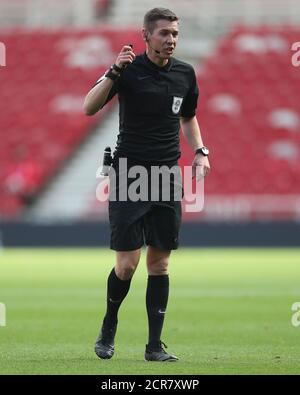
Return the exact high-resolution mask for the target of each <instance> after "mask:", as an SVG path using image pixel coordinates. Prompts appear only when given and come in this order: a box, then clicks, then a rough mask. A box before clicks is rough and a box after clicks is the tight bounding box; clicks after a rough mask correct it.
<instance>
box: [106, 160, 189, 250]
mask: <svg viewBox="0 0 300 395" xmlns="http://www.w3.org/2000/svg"><path fill="white" fill-rule="evenodd" d="M134 164H136V163H133V162H132V161H130V162H129V165H128V168H130V167H131V166H133V165H134ZM170 166H171V165H170ZM113 167H114V169H115V171H116V174H117V177H116V179H117V185H118V181H119V178H120V173H119V172H118V166H117V165H116V164H114V166H113ZM148 171H149V169H148ZM122 178H124V174H122ZM149 180H150V176H149ZM133 181H134V179H129V178H127V183H128V187H129V186H130V185H131V183H132V182H133ZM171 184H172V182H171ZM116 188H117V189H118V187H116ZM150 189H151V188H150V183H149V192H150ZM160 189H161V186H160ZM171 190H172V187H171ZM149 195H150V193H149ZM109 222H110V228H111V239H110V248H111V249H113V250H116V251H133V250H137V249H139V248H141V247H142V246H143V245H144V244H146V245H150V246H153V247H157V248H161V249H164V250H175V249H177V248H178V236H179V229H180V225H181V201H180V200H178V198H176V199H174V195H172V194H171V198H170V199H169V200H165V199H162V198H161V196H160V198H159V199H158V200H155V201H153V200H151V199H148V200H147V201H143V200H137V201H132V200H130V199H127V200H120V199H119V197H117V198H114V199H110V200H109Z"/></svg>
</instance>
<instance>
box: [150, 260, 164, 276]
mask: <svg viewBox="0 0 300 395" xmlns="http://www.w3.org/2000/svg"><path fill="white" fill-rule="evenodd" d="M168 265H169V261H168V259H167V258H162V259H156V260H151V261H149V262H148V263H147V269H148V274H149V275H150V276H163V275H167V274H168Z"/></svg>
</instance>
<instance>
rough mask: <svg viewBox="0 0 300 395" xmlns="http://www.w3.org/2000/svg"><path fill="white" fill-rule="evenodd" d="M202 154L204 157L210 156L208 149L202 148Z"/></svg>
mask: <svg viewBox="0 0 300 395" xmlns="http://www.w3.org/2000/svg"><path fill="white" fill-rule="evenodd" d="M202 152H203V154H204V155H208V154H209V149H208V148H206V147H202Z"/></svg>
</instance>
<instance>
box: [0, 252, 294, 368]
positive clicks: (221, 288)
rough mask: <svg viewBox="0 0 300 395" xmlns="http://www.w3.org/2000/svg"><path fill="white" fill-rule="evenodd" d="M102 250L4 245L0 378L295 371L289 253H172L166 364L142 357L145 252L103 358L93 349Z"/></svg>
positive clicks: (101, 297) (101, 294) (103, 272)
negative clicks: (111, 349)
mask: <svg viewBox="0 0 300 395" xmlns="http://www.w3.org/2000/svg"><path fill="white" fill-rule="evenodd" d="M113 264H114V252H112V251H110V250H109V249H18V250H17V249H16V250H12V249H5V250H4V251H3V250H2V251H1V255H0V302H2V303H4V304H5V305H6V326H5V327H3V326H2V327H0V373H1V374H97V375H101V374H132V375H136V374H166V375H168V374H299V372H300V341H299V339H300V326H293V325H292V322H291V319H292V314H293V312H292V310H291V306H292V304H293V303H294V302H300V250H299V249H180V250H178V251H174V252H173V254H172V257H171V263H170V284H171V288H170V299H169V305H168V312H167V315H166V321H165V327H164V332H163V336H162V340H164V341H165V342H166V343H167V344H168V346H169V348H168V351H170V352H171V353H174V354H176V355H178V357H179V358H180V361H179V362H177V363H173V364H170V363H169V364H168V363H165V364H162V363H155V362H154V363H153V362H152V363H151V362H145V361H144V359H143V356H144V347H145V343H146V341H147V316H146V309H145V287H146V281H147V274H146V270H145V251H143V255H142V258H141V261H140V265H139V267H138V269H137V272H136V274H135V276H134V279H133V282H132V285H131V290H130V292H129V294H128V296H127V298H126V300H125V301H124V303H123V305H122V307H121V310H120V314H119V328H118V332H117V336H116V352H115V356H114V357H113V359H111V360H108V361H102V360H99V359H97V358H96V356H95V354H94V351H93V346H94V341H95V338H96V336H97V335H98V328H99V325H100V323H101V321H102V317H103V314H104V309H105V296H106V279H107V275H108V273H109V272H110V270H111V268H112V266H113Z"/></svg>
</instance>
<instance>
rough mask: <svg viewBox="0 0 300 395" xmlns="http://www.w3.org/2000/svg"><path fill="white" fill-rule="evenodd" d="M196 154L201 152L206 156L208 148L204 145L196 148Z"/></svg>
mask: <svg viewBox="0 0 300 395" xmlns="http://www.w3.org/2000/svg"><path fill="white" fill-rule="evenodd" d="M196 154H202V155H204V156H208V155H209V149H208V148H206V147H201V148H198V149H196V151H195V155H196Z"/></svg>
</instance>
